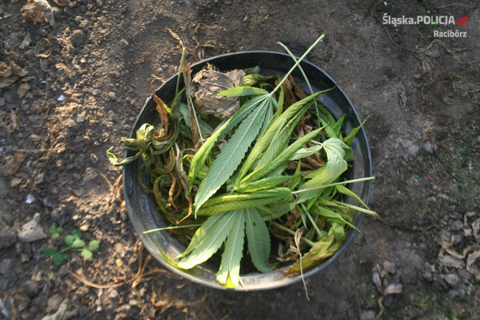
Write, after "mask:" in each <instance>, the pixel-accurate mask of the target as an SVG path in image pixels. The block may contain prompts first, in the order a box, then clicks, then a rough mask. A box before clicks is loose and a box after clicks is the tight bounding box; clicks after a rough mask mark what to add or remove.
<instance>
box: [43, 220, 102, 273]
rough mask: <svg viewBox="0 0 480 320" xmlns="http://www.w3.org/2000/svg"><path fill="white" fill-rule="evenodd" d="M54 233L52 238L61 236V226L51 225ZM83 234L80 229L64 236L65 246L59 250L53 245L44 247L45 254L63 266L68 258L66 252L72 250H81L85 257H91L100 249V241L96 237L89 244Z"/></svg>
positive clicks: (57, 264)
mask: <svg viewBox="0 0 480 320" xmlns="http://www.w3.org/2000/svg"><path fill="white" fill-rule="evenodd" d="M48 230H49V231H50V233H51V234H52V238H54V239H56V238H59V237H60V235H61V232H62V230H63V229H62V228H61V227H56V226H55V225H53V226H51V227H50V228H49V229H48ZM82 237H83V234H82V232H81V231H80V230H74V231H73V232H72V233H71V234H69V235H66V236H65V238H64V244H65V245H66V247H65V248H63V249H61V250H60V251H57V250H56V249H54V248H52V247H47V248H45V249H43V255H44V256H45V258H50V257H51V258H52V261H53V263H54V264H55V265H56V266H61V265H62V264H63V262H64V261H65V260H67V259H68V255H67V254H66V252H68V251H70V250H76V251H79V252H80V254H81V256H82V257H83V258H84V259H90V258H91V257H92V256H93V253H94V252H96V251H98V249H99V248H100V242H99V241H98V240H96V239H93V240H91V241H90V242H89V243H88V244H86V243H85V241H84V240H83V239H82Z"/></svg>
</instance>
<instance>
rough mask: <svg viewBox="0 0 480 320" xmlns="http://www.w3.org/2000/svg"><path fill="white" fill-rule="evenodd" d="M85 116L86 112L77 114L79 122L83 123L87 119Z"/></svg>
mask: <svg viewBox="0 0 480 320" xmlns="http://www.w3.org/2000/svg"><path fill="white" fill-rule="evenodd" d="M85 116H86V114H85V112H82V113H80V114H79V115H77V122H78V123H82V122H83V121H85Z"/></svg>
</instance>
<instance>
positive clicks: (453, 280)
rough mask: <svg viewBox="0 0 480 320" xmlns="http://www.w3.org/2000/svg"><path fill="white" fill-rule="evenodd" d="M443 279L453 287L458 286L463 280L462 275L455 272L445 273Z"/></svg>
mask: <svg viewBox="0 0 480 320" xmlns="http://www.w3.org/2000/svg"><path fill="white" fill-rule="evenodd" d="M443 279H444V280H445V281H446V282H447V283H448V284H449V285H450V286H452V287H456V286H457V285H458V284H459V283H460V281H461V279H460V277H459V276H457V275H456V274H454V273H451V274H447V275H444V276H443Z"/></svg>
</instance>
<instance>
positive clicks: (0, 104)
mask: <svg viewBox="0 0 480 320" xmlns="http://www.w3.org/2000/svg"><path fill="white" fill-rule="evenodd" d="M5 104H6V102H5V98H3V97H1V98H0V107H3V106H4V105H5Z"/></svg>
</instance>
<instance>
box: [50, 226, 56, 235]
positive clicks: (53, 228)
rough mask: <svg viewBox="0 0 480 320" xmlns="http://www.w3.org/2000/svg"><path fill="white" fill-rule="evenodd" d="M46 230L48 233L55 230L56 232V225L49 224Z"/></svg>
mask: <svg viewBox="0 0 480 320" xmlns="http://www.w3.org/2000/svg"><path fill="white" fill-rule="evenodd" d="M48 232H50V233H55V232H57V226H56V225H52V226H50V228H48Z"/></svg>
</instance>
